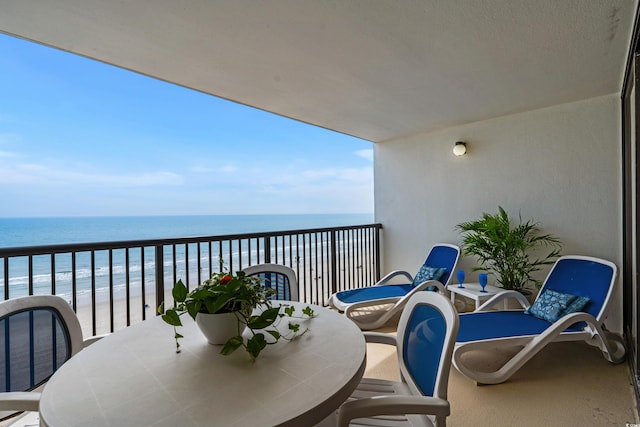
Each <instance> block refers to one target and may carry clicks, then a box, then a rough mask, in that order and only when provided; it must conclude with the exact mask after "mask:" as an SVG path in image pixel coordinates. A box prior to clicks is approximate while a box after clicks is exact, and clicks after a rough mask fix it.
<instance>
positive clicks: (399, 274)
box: [374, 270, 413, 286]
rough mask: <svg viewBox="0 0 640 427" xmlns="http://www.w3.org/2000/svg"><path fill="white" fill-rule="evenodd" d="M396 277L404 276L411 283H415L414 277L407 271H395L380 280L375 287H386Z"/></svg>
mask: <svg viewBox="0 0 640 427" xmlns="http://www.w3.org/2000/svg"><path fill="white" fill-rule="evenodd" d="M396 276H404V277H406V278H407V279H409V282H413V276H412V275H411V274H409V273H408V272H406V271H400V270H395V271H392V272H391V273H389V274H387V275H386V276H384V277H383V278H382V279H380V280H378V282H377V283H376V284H375V285H374V286H379V285H384V284H386V283H387V282H388V281H389V280H391V279H393V278H394V277H396Z"/></svg>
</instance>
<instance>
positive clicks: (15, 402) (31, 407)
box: [0, 391, 40, 412]
mask: <svg viewBox="0 0 640 427" xmlns="http://www.w3.org/2000/svg"><path fill="white" fill-rule="evenodd" d="M39 406H40V393H39V392H35V391H10V392H6V393H0V411H34V412H37V411H38V408H39Z"/></svg>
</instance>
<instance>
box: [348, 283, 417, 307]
mask: <svg viewBox="0 0 640 427" xmlns="http://www.w3.org/2000/svg"><path fill="white" fill-rule="evenodd" d="M411 289H413V287H412V286H411V285H409V284H407V285H381V286H369V287H366V288H358V289H349V290H347V291H340V292H338V293H337V294H336V298H337V299H338V300H339V301H342V302H343V303H345V304H353V303H356V302H362V301H371V300H375V299H382V298H401V297H403V296H405V295H406V294H408V293H409V292H410V291H411Z"/></svg>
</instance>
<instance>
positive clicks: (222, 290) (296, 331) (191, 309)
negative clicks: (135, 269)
mask: <svg viewBox="0 0 640 427" xmlns="http://www.w3.org/2000/svg"><path fill="white" fill-rule="evenodd" d="M272 292H273V290H272V289H270V288H265V287H264V286H263V284H262V283H261V280H260V279H259V278H257V277H250V276H247V275H246V274H245V273H244V272H243V271H238V272H237V273H236V274H235V275H233V274H230V273H228V272H224V271H223V272H219V273H213V274H212V275H211V278H210V279H208V280H206V281H204V282H203V283H202V284H201V285H200V286H198V287H197V288H195V289H193V290H192V291H190V292H189V291H188V289H187V287H186V286H185V285H184V283H183V282H182V280H178V282H176V284H175V285H174V286H173V289H172V295H173V298H174V300H175V301H176V305H175V306H174V307H173V308H169V309H167V310H164V304H162V305H160V307H158V312H159V313H160V314H161V315H162V319H163V320H164V321H165V322H166V323H168V324H169V325H171V326H173V327H174V333H175V335H174V338H175V340H176V352H177V353H179V352H180V342H179V339H180V338H182V337H183V336H182V335H181V334H180V333H178V331H177V329H176V328H177V327H179V326H182V321H181V319H180V316H182V315H184V314H185V313H186V314H189V316H191V318H193V319H194V320H195V322H196V324H197V325H198V327H199V328H200V330H201V331H202V333H203V334H204V335H205V337H206V338H207V340H208V341H209V343H211V344H222V345H223V347H222V349H221V350H220V353H221V354H223V355H228V354H231V353H233V352H234V351H235V350H237V349H238V348H240V347H244V348H245V350H246V351H247V352H248V353H249V355H250V356H251V358H252V359H253V360H255V358H257V357H258V355H259V354H260V352H261V351H262V350H263V349H264V348H265V347H266V346H267V345H269V344H274V343H275V342H277V341H278V340H279V339H280V338H283V339H288V340H290V339H293V338H295V337H296V336H299V335H302V334H304V333H305V332H306V331H307V330H306V329H305V330H303V331H301V330H300V325H299V324H297V323H292V322H290V323H289V327H288V331H289V332H288V333H287V335H283V334H281V333H280V332H279V330H278V329H277V328H276V327H275V326H276V324H277V322H278V321H279V320H280V319H281V318H282V317H285V316H287V317H294V312H295V308H294V307H293V306H283V305H278V306H277V307H273V306H272V303H271V299H270V296H271V294H272ZM256 309H259V310H256ZM302 311H303V313H302V316H304V317H306V318H311V317H314V312H313V310H312V309H311V308H310V307H306V308H305V309H303V310H302ZM245 329H248V330H249V331H250V334H249V335H250V336H249V338H248V339H246V340H245V338H244V337H243V332H244V330H245ZM265 334H267V335H269V336H270V337H271V338H269V341H268V340H267V337H266V336H265Z"/></svg>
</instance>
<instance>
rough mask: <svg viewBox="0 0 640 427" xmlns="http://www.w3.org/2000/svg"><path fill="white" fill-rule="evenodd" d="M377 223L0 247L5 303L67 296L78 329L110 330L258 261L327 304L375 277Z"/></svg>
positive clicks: (305, 296)
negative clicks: (179, 288)
mask: <svg viewBox="0 0 640 427" xmlns="http://www.w3.org/2000/svg"><path fill="white" fill-rule="evenodd" d="M381 228H382V226H381V225H380V224H368V225H359V226H348V227H334V228H316V229H304V230H289V231H278V232H265V233H248V234H233V235H224V236H203V237H183V238H173V239H157V240H131V241H119V242H101V243H78V244H64V245H49V246H30V247H14V248H0V269H1V270H0V271H2V274H1V277H0V292H2V293H3V296H4V299H9V298H14V297H18V296H22V295H37V294H55V295H61V296H63V297H65V298H67V299H68V301H69V303H70V304H71V305H72V306H73V309H74V310H75V311H76V313H77V314H78V317H79V318H80V320H81V323H82V325H83V332H84V333H85V334H87V335H96V334H101V333H106V332H113V331H115V330H117V329H121V328H123V327H126V326H129V325H131V324H132V323H135V322H137V321H140V320H144V319H145V318H147V317H148V316H153V315H155V314H156V313H157V312H156V307H157V306H159V305H160V304H161V303H163V302H164V301H167V304H168V305H170V304H172V303H173V299H172V296H171V288H172V286H173V284H174V283H175V282H176V281H177V280H178V279H182V281H183V282H185V283H186V284H187V286H188V287H189V288H193V287H195V286H197V285H198V284H199V283H201V282H202V281H204V280H205V279H207V278H208V277H209V276H210V275H211V273H213V272H218V271H223V270H227V271H231V272H235V271H238V270H241V269H243V268H245V267H248V266H250V265H254V264H260V263H264V262H272V263H276V264H283V265H287V266H289V267H291V268H293V270H294V271H295V272H296V274H297V276H298V282H299V295H300V300H301V301H303V302H307V303H312V304H319V305H326V304H327V300H328V298H329V296H330V295H331V294H332V293H333V292H336V291H338V290H344V289H352V288H358V287H362V286H370V285H371V284H373V283H375V282H376V281H377V280H379V278H380V230H381Z"/></svg>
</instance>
